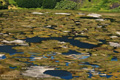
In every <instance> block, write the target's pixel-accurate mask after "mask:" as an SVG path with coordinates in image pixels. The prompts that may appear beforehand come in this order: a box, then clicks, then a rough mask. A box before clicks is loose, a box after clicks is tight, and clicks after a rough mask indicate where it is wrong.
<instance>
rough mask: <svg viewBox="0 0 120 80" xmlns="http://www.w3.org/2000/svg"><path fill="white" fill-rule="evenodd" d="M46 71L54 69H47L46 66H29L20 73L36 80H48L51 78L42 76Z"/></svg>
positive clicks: (45, 75)
mask: <svg viewBox="0 0 120 80" xmlns="http://www.w3.org/2000/svg"><path fill="white" fill-rule="evenodd" d="M47 70H54V68H49V67H48V66H31V67H29V68H28V70H26V71H25V72H23V73H22V75H24V76H30V77H37V78H50V77H53V76H50V75H47V74H44V72H45V71H47Z"/></svg>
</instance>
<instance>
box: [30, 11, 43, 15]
mask: <svg viewBox="0 0 120 80" xmlns="http://www.w3.org/2000/svg"><path fill="white" fill-rule="evenodd" d="M32 14H39V15H41V14H44V13H41V12H32Z"/></svg>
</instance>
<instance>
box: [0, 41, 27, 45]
mask: <svg viewBox="0 0 120 80" xmlns="http://www.w3.org/2000/svg"><path fill="white" fill-rule="evenodd" d="M1 42H2V43H6V44H19V45H21V46H27V45H28V44H26V43H25V41H23V40H14V41H7V40H3V41H1Z"/></svg>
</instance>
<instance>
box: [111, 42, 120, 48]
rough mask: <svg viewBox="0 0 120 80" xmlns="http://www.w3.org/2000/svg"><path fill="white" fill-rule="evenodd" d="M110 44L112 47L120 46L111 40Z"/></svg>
mask: <svg viewBox="0 0 120 80" xmlns="http://www.w3.org/2000/svg"><path fill="white" fill-rule="evenodd" d="M109 44H110V46H112V47H120V44H119V43H115V42H109Z"/></svg>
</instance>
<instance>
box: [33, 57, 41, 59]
mask: <svg viewBox="0 0 120 80" xmlns="http://www.w3.org/2000/svg"><path fill="white" fill-rule="evenodd" d="M34 59H42V57H34Z"/></svg>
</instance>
